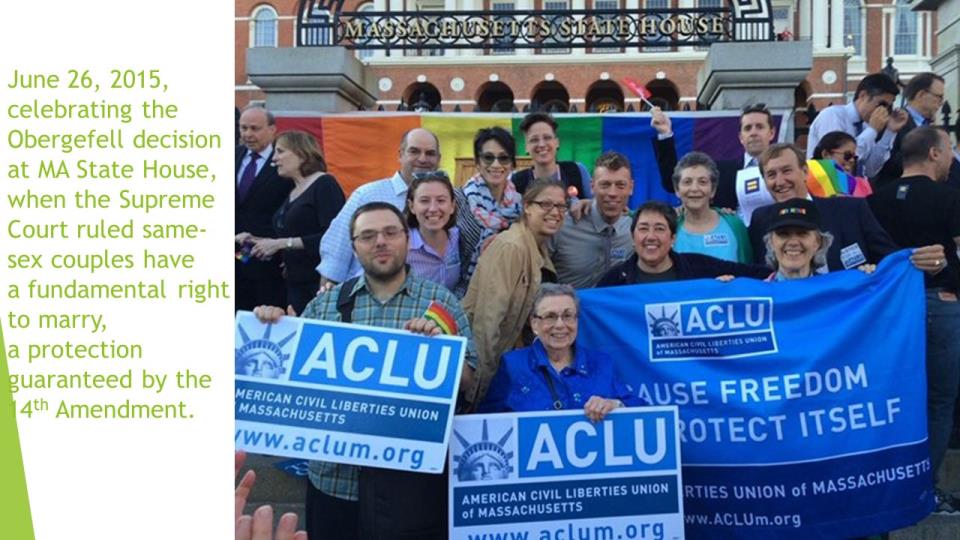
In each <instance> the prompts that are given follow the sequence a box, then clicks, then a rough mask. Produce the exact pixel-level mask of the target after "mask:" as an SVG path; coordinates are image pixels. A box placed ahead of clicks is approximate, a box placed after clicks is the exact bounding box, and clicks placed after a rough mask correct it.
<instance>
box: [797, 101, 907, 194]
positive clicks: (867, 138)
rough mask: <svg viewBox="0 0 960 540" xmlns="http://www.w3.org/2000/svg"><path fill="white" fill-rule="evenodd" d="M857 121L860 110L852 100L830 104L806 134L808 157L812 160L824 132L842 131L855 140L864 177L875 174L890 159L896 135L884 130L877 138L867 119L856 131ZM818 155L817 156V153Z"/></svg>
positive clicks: (858, 120)
mask: <svg viewBox="0 0 960 540" xmlns="http://www.w3.org/2000/svg"><path fill="white" fill-rule="evenodd" d="M857 122H860V113H858V112H857V108H856V106H855V105H854V104H853V102H850V103H847V104H846V105H831V106H830V107H827V108H826V109H824V110H823V111H821V112H820V114H818V115H817V118H816V119H815V120H814V121H813V124H811V125H810V135H809V136H807V159H814V155H813V150H814V148H816V147H817V144H818V143H819V142H820V139H822V138H823V136H824V135H826V134H827V133H830V132H833V131H843V132H844V133H847V134H849V135H851V136H853V138H855V139H856V140H857V158H859V160H860V165H861V166H863V173H864V174H865V175H866V176H874V175H876V174H877V173H878V172H880V169H882V168H883V164H884V163H886V162H887V160H888V159H890V149H891V148H893V140H894V139H895V138H896V137H897V134H896V133H894V132H892V131H890V130H885V131H884V132H883V136H882V137H880V140H879V141H878V140H877V131H876V130H875V129H873V128H872V127H871V126H870V123H869V122H863V131H861V132H860V133H859V134H858V133H857V126H856V124H857ZM816 157H817V158H819V156H816Z"/></svg>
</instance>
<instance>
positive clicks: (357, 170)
mask: <svg viewBox="0 0 960 540" xmlns="http://www.w3.org/2000/svg"><path fill="white" fill-rule="evenodd" d="M554 118H555V119H556V120H557V123H558V126H559V127H558V129H557V136H558V137H559V139H560V149H559V151H558V159H560V160H574V161H579V162H580V163H583V164H584V165H586V166H587V169H588V170H590V171H592V170H593V162H594V161H595V160H596V159H597V157H598V156H599V155H600V154H601V153H603V152H604V151H606V150H616V151H618V152H620V153H622V154H624V155H626V156H627V158H628V159H629V160H630V164H631V166H632V172H633V178H634V181H635V187H634V190H633V196H632V197H631V198H630V205H631V207H633V208H636V207H637V206H639V205H640V204H642V203H643V202H645V201H647V200H650V199H657V200H661V201H666V202H668V203H671V204H679V201H678V200H677V199H676V198H675V197H674V196H673V195H671V194H669V193H667V192H666V191H664V190H663V187H662V186H661V183H660V172H659V169H658V168H657V162H656V158H655V156H654V151H653V140H654V139H655V138H656V132H655V131H654V129H653V127H651V126H650V115H649V114H648V113H618V114H557V115H554ZM670 118H671V120H672V123H673V133H674V138H675V144H676V147H677V155H678V156H683V155H684V154H685V153H687V152H689V151H691V150H694V149H696V150H700V151H702V152H706V153H707V154H709V155H711V156H713V158H714V159H739V158H740V156H742V155H743V148H742V147H741V146H740V143H739V142H738V139H737V132H738V130H739V124H740V120H739V118H740V115H739V113H737V112H671V113H670ZM521 120H523V114H504V113H409V112H356V113H343V114H324V115H322V116H311V117H293V116H283V115H282V114H278V117H277V127H278V130H279V131H281V132H282V131H287V130H292V129H299V130H303V131H307V132H309V133H312V134H313V135H314V136H315V137H316V138H317V140H318V141H319V142H320V146H321V148H322V150H323V154H324V157H325V158H326V161H327V164H328V166H329V168H330V170H329V172H330V173H331V174H333V175H334V176H335V177H336V178H337V181H338V182H339V183H340V187H342V188H343V190H344V192H345V193H347V194H348V195H349V194H350V193H351V192H352V191H353V190H354V189H356V188H357V187H358V186H361V185H363V184H365V183H367V182H369V181H371V180H378V179H380V178H387V177H390V176H392V175H393V173H395V172H396V171H397V167H398V163H397V160H398V158H399V155H398V151H399V144H400V137H401V136H402V135H403V133H404V132H406V131H407V130H409V129H412V128H415V127H424V128H427V129H430V130H432V131H433V132H434V133H436V134H437V137H438V138H439V139H440V153H441V158H442V159H441V161H440V168H441V169H443V170H444V171H447V173H449V174H450V176H451V178H455V176H456V171H457V161H458V160H460V161H462V160H463V159H468V160H472V159H473V137H474V135H475V134H476V132H477V130H478V129H480V128H483V127H490V126H501V127H503V128H505V129H507V130H509V131H511V132H512V133H513V136H514V138H515V139H516V141H517V157H523V156H526V155H527V150H526V147H525V144H524V141H523V137H522V134H521V133H520V121H521ZM774 122H775V123H777V124H779V123H780V116H779V115H777V116H774Z"/></svg>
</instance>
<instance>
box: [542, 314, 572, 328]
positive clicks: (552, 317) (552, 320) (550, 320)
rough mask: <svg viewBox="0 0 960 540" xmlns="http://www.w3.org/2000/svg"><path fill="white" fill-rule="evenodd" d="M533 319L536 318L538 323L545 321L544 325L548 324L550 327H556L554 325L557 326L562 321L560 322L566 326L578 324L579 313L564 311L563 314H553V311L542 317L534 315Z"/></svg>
mask: <svg viewBox="0 0 960 540" xmlns="http://www.w3.org/2000/svg"><path fill="white" fill-rule="evenodd" d="M533 318H534V319H537V320H538V321H543V322H544V323H546V324H548V325H551V326H552V325H554V324H557V321H560V322H562V323H566V324H576V323H577V312H576V311H564V312H563V313H556V312H553V311H549V312H547V313H544V314H542V315H537V314H534V315H533Z"/></svg>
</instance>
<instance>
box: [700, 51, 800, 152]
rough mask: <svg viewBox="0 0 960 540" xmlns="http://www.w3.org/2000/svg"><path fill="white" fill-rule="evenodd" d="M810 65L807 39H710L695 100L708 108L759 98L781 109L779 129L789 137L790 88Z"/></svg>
mask: <svg viewBox="0 0 960 540" xmlns="http://www.w3.org/2000/svg"><path fill="white" fill-rule="evenodd" d="M812 66H813V47H812V45H811V42H809V41H806V40H803V41H775V42H770V43H764V44H763V46H762V47H758V46H757V44H756V43H735V42H724V43H714V44H713V45H711V46H710V50H709V52H707V58H706V60H705V61H704V65H703V68H701V70H700V73H699V74H698V76H697V79H698V86H699V88H700V92H699V94H698V95H697V101H698V102H700V103H703V104H704V105H706V106H707V107H708V108H709V109H710V110H712V111H722V110H723V111H731V110H739V109H741V108H742V107H743V106H744V105H746V104H748V103H758V102H763V103H766V104H767V107H769V108H770V110H771V111H774V112H775V113H783V114H784V117H785V118H786V119H787V120H786V121H787V126H786V128H784V129H783V131H784V132H786V135H787V139H786V140H792V138H793V133H792V127H791V125H790V122H789V117H790V116H791V111H792V110H793V91H794V89H796V87H797V85H798V84H800V81H802V80H804V78H805V77H806V75H807V73H808V72H809V71H810V68H811V67H812Z"/></svg>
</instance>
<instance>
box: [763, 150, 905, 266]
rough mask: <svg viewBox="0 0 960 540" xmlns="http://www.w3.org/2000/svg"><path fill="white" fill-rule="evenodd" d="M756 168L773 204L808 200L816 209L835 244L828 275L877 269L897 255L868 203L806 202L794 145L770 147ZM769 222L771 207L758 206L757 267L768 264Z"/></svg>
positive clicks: (844, 199)
mask: <svg viewBox="0 0 960 540" xmlns="http://www.w3.org/2000/svg"><path fill="white" fill-rule="evenodd" d="M760 168H761V170H762V171H763V179H764V181H765V182H766V184H767V190H768V191H769V192H770V194H771V195H772V196H773V198H774V199H775V200H776V201H777V202H783V201H787V200H790V199H794V198H800V199H812V200H813V202H814V204H816V206H817V210H818V211H819V212H820V218H821V223H822V225H823V229H824V230H825V231H827V232H829V233H830V234H832V235H833V243H832V244H831V245H830V249H829V250H828V251H827V269H828V271H831V272H832V271H836V270H845V269H848V268H856V267H858V266H860V265H862V264H867V263H870V264H876V263H878V262H880V259H882V258H883V257H885V256H886V255H887V254H889V253H892V252H894V251H896V250H897V249H898V247H897V245H896V244H895V243H894V242H893V239H891V238H890V235H889V234H887V232H886V231H885V230H884V229H883V227H881V226H880V224H879V223H878V222H877V218H876V217H874V215H873V213H872V212H871V211H870V207H869V206H868V205H867V201H866V199H860V198H854V197H832V198H829V199H823V198H820V197H810V195H809V193H808V192H807V162H806V160H805V159H804V156H803V153H802V152H801V151H800V150H799V149H797V147H795V146H793V145H792V144H775V145H773V146H771V147H770V148H769V149H767V151H766V152H764V153H763V154H761V156H760ZM773 217H774V216H773V206H772V205H770V206H762V207H760V208H757V210H756V211H755V212H754V213H753V219H752V220H751V221H750V228H749V230H750V242H751V244H752V245H753V253H754V258H755V259H756V260H757V261H758V262H763V261H765V260H766V253H767V249H766V245H765V242H764V235H765V233H766V232H767V229H768V226H769V224H770V220H771V219H773Z"/></svg>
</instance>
